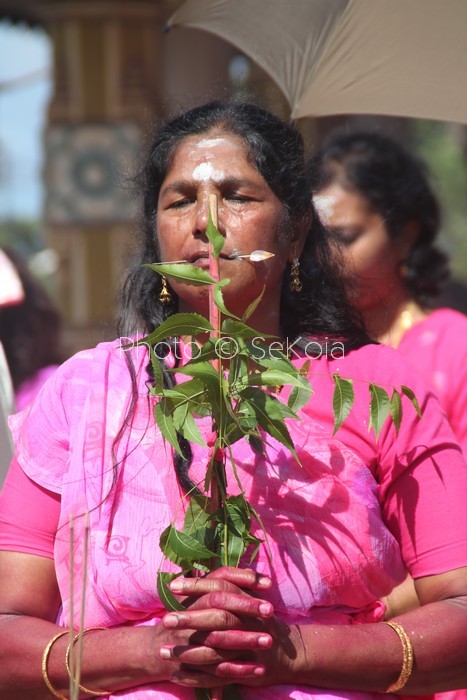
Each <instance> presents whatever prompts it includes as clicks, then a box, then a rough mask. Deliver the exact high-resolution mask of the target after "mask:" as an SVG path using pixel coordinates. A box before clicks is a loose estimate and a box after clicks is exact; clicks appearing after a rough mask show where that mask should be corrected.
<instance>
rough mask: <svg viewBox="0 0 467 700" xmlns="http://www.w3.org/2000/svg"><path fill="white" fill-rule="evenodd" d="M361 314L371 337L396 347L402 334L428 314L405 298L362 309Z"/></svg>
mask: <svg viewBox="0 0 467 700" xmlns="http://www.w3.org/2000/svg"><path fill="white" fill-rule="evenodd" d="M362 315H363V320H364V322H365V326H366V329H367V331H368V334H369V336H370V337H371V338H373V339H374V340H377V341H379V342H380V343H384V345H390V346H391V347H393V348H397V347H398V345H399V344H400V342H401V340H402V338H403V336H404V334H405V333H406V332H407V331H408V330H409V329H410V328H412V326H414V325H415V324H416V323H419V322H420V321H422V320H423V319H424V318H426V316H427V315H428V314H427V312H426V311H424V309H423V308H422V307H421V306H420V305H419V304H417V303H416V302H415V301H413V300H412V299H407V298H405V299H401V300H400V301H399V302H398V303H393V304H391V305H388V306H384V307H381V306H378V307H374V308H373V307H372V308H370V309H368V310H364V311H363V312H362Z"/></svg>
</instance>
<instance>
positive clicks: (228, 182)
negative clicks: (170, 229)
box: [160, 177, 267, 196]
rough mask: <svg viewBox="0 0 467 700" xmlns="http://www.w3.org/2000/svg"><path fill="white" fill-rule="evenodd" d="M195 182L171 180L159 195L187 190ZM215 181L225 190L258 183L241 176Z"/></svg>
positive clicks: (254, 185) (255, 185)
mask: <svg viewBox="0 0 467 700" xmlns="http://www.w3.org/2000/svg"><path fill="white" fill-rule="evenodd" d="M197 182H198V181H197V180H196V181H195V180H177V181H176V182H172V183H171V184H170V185H167V186H166V187H163V188H162V189H161V191H160V196H163V195H165V194H169V193H170V192H187V191H189V190H191V189H192V188H193V185H194V183H197ZM217 182H218V184H219V185H221V186H222V187H223V188H224V189H227V190H235V189H238V188H240V187H254V188H257V187H258V185H257V184H256V183H255V182H253V181H252V180H249V179H248V178H243V177H226V178H225V179H222V180H220V181H217ZM264 184H265V185H266V184H267V183H266V182H265V183H264Z"/></svg>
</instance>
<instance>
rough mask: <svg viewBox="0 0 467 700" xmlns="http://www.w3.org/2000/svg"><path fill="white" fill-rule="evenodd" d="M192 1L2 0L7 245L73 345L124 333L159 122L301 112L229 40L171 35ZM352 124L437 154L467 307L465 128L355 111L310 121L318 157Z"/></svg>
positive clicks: (459, 294)
mask: <svg viewBox="0 0 467 700" xmlns="http://www.w3.org/2000/svg"><path fill="white" fill-rule="evenodd" d="M181 4H182V2H181V0H127V1H126V2H125V1H123V0H55V1H53V0H47V1H45V0H10V1H8V0H7V1H4V0H0V246H5V245H8V246H11V247H12V248H14V249H15V250H16V251H18V252H19V253H20V254H22V255H23V256H24V257H25V258H26V259H27V261H28V264H29V267H30V269H31V270H32V271H33V272H34V273H35V274H36V275H37V276H38V277H39V278H40V279H41V280H42V281H43V282H44V284H45V285H46V287H47V288H48V290H49V291H50V292H51V294H52V295H53V297H54V298H55V300H56V301H57V303H58V304H59V306H60V308H61V311H62V313H63V315H64V319H65V329H64V330H65V332H64V345H65V351H66V353H67V354H71V353H73V352H75V351H76V350H79V349H81V348H84V347H88V346H91V345H94V344H95V343H97V342H99V341H101V340H110V339H112V338H113V337H115V323H114V318H115V311H116V305H117V303H118V290H119V285H120V283H121V280H122V277H123V274H124V270H125V268H126V265H127V264H128V261H129V260H130V258H131V255H132V250H133V245H134V243H133V242H134V238H135V230H136V227H137V221H138V211H139V202H138V199H137V196H136V195H135V193H134V191H133V189H132V186H131V177H132V175H133V174H134V173H135V172H137V170H138V167H139V164H140V159H141V158H142V154H143V153H144V146H145V142H146V139H147V134H148V133H151V131H152V129H153V128H154V127H155V126H156V125H157V124H158V123H159V122H160V120H162V119H165V118H166V117H168V116H170V115H174V114H176V113H177V112H179V111H180V110H182V109H185V108H187V107H191V106H194V105H196V104H200V103H202V102H205V101H206V100H207V99H213V98H216V97H221V98H222V97H228V96H232V95H233V96H236V97H244V98H246V99H251V100H254V101H256V102H259V103H260V104H262V105H263V106H266V107H268V108H269V109H271V110H272V111H274V112H276V113H277V114H279V115H280V116H282V117H284V118H288V117H289V114H290V112H289V108H288V105H287V103H286V100H285V98H284V97H283V96H282V94H281V92H280V90H279V89H278V88H277V87H276V85H275V84H274V83H273V81H272V80H271V79H270V78H269V77H268V76H267V75H266V74H265V73H264V72H263V71H262V70H261V69H260V68H259V67H258V66H256V65H255V64H254V63H253V62H252V61H250V60H249V59H248V58H247V57H246V56H244V55H242V54H241V53H239V52H238V50H237V49H235V48H234V47H233V46H232V45H230V44H229V43H227V42H226V41H223V40H221V39H219V38H217V37H215V36H214V35H212V34H209V33H206V32H202V31H196V30H192V29H186V28H180V27H177V28H176V30H175V29H174V30H171V31H170V32H168V33H164V31H163V30H164V27H165V25H166V22H167V20H168V19H169V17H170V16H171V15H172V14H173V12H174V11H175V10H177V9H178V7H179V6H180V5H181ZM459 89H465V85H464V86H459ZM346 124H348V125H350V126H354V125H355V126H356V125H359V126H372V127H375V128H378V129H381V130H383V131H387V132H389V133H391V134H395V135H397V136H398V137H399V138H401V139H403V140H404V141H406V142H407V143H408V144H409V145H411V146H412V147H414V148H415V149H416V150H417V151H418V152H419V153H420V155H421V156H422V157H423V158H424V159H425V160H426V161H427V162H428V165H429V168H430V170H431V173H432V179H433V183H434V186H435V188H436V190H437V192H438V194H439V196H440V198H441V202H442V205H443V212H444V224H443V232H442V237H441V241H440V242H441V245H442V246H443V248H444V249H445V250H446V251H447V252H448V253H449V255H450V256H451V259H452V272H453V278H454V283H453V284H451V286H450V289H449V290H447V294H449V299H448V301H449V302H450V303H451V302H452V304H453V305H454V306H456V307H457V308H463V307H465V304H466V291H465V290H466V288H467V287H466V286H465V285H467V196H466V195H467V127H466V126H465V125H461V124H455V123H449V122H438V121H430V120H421V119H404V118H395V117H372V116H350V115H348V116H346V115H343V116H339V117H320V118H305V119H300V120H299V122H298V127H299V128H300V130H301V131H302V133H303V135H304V137H305V140H306V144H307V148H308V150H309V152H310V153H311V152H312V151H313V150H314V149H316V148H318V147H319V145H320V143H321V142H322V140H323V138H324V137H325V135H326V134H327V133H328V132H329V131H330V130H331V129H333V128H334V127H336V126H342V125H346Z"/></svg>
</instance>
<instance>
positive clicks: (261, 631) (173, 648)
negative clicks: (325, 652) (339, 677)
mask: <svg viewBox="0 0 467 700" xmlns="http://www.w3.org/2000/svg"><path fill="white" fill-rule="evenodd" d="M270 586H271V581H270V579H269V578H267V577H263V576H260V575H258V574H257V573H255V572H254V571H252V570H250V569H237V568H234V567H222V568H220V569H217V570H216V571H214V572H212V573H210V574H208V575H207V576H205V577H203V578H193V579H175V580H174V581H172V583H171V586H170V587H171V590H172V592H173V593H174V594H176V595H178V596H183V598H184V600H185V605H187V609H186V610H183V611H180V612H178V611H177V612H170V613H168V614H167V615H165V617H163V618H162V621H161V624H162V626H163V628H164V629H165V631H166V633H167V634H166V639H167V638H168V639H169V640H170V641H169V643H167V642H164V643H163V645H162V646H161V648H160V652H159V653H160V658H161V659H162V660H164V661H167V662H168V663H169V664H170V665H171V669H170V673H169V678H170V680H171V681H172V682H174V683H179V684H181V685H187V686H192V687H215V686H220V685H226V684H229V683H239V684H243V685H272V684H275V683H286V682H291V678H292V675H293V667H294V661H295V660H296V657H297V646H298V643H299V634H298V630H297V628H296V627H289V626H288V625H286V624H285V623H283V622H281V621H280V620H278V619H277V618H276V617H275V616H274V610H273V606H272V605H271V603H269V602H268V601H266V600H263V599H261V598H260V597H259V596H261V593H262V592H264V591H267V590H268V589H269V588H270Z"/></svg>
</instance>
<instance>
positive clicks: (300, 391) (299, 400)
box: [287, 384, 313, 412]
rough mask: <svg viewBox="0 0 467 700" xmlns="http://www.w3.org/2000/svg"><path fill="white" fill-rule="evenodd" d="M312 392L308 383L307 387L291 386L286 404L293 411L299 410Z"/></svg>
mask: <svg viewBox="0 0 467 700" xmlns="http://www.w3.org/2000/svg"><path fill="white" fill-rule="evenodd" d="M312 394H313V389H312V387H311V385H310V384H309V385H308V386H307V387H304V388H298V387H296V386H294V387H293V389H292V391H291V392H290V394H289V398H288V399H287V406H288V407H289V408H290V409H291V410H292V411H294V412H296V411H299V410H300V409H301V408H303V406H306V404H307V403H308V401H309V400H310V398H311V396H312Z"/></svg>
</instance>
